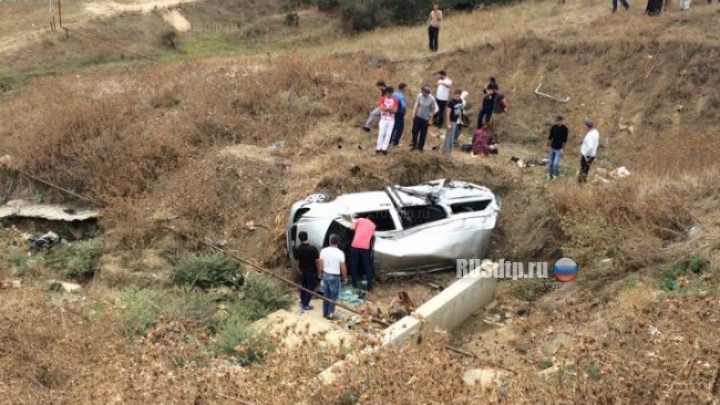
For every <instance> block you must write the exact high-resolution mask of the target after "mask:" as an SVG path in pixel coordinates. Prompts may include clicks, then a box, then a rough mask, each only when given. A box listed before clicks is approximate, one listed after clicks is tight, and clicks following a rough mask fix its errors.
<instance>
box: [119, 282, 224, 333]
mask: <svg viewBox="0 0 720 405" xmlns="http://www.w3.org/2000/svg"><path fill="white" fill-rule="evenodd" d="M216 301H217V296H216V295H214V294H207V293H202V292H197V291H191V290H149V289H145V290H128V291H125V292H123V293H122V294H121V296H120V303H121V304H120V309H121V312H120V327H121V330H122V332H123V334H124V335H125V336H127V337H133V336H136V335H142V336H144V335H146V334H147V332H148V328H150V327H151V326H153V325H154V324H155V323H156V322H157V320H158V319H159V318H160V317H163V316H164V317H167V318H169V319H171V320H180V319H192V320H193V321H195V322H197V323H198V325H200V326H203V327H207V328H214V327H215V325H214V320H213V315H214V314H215V311H216V306H217V303H216Z"/></svg>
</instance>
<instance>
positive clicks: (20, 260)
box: [7, 251, 34, 277]
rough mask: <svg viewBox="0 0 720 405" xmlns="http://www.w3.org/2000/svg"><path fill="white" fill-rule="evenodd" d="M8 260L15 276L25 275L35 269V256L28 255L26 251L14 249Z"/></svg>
mask: <svg viewBox="0 0 720 405" xmlns="http://www.w3.org/2000/svg"><path fill="white" fill-rule="evenodd" d="M7 261H8V264H9V265H10V274H12V276H13V277H25V276H27V275H29V274H30V273H32V271H33V269H34V266H33V264H34V261H33V256H28V255H27V253H25V252H19V251H14V252H12V253H10V255H9V256H8V258H7Z"/></svg>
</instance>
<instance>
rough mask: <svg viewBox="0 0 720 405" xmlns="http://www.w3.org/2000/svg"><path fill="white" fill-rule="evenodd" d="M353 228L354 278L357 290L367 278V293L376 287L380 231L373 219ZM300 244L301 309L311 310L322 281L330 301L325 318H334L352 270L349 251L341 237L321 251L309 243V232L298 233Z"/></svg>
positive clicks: (359, 221) (296, 254)
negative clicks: (374, 243)
mask: <svg viewBox="0 0 720 405" xmlns="http://www.w3.org/2000/svg"><path fill="white" fill-rule="evenodd" d="M350 228H351V229H352V231H353V232H354V235H353V239H352V243H351V245H350V277H351V280H352V286H353V287H354V288H361V284H362V283H361V281H360V275H361V274H362V275H363V276H364V278H365V285H364V290H365V291H371V290H372V288H373V279H374V274H373V266H372V256H371V254H370V252H371V250H372V240H373V236H374V234H375V229H376V228H377V227H376V225H375V223H373V222H372V221H371V220H370V219H367V218H360V217H354V218H353V220H352V223H351V225H350ZM298 239H300V245H299V246H297V247H296V248H295V249H294V250H293V257H294V259H295V260H296V261H297V263H298V270H299V271H300V284H301V287H302V289H301V290H300V309H302V310H303V311H311V310H313V309H314V308H313V307H312V306H311V305H310V300H311V299H312V294H311V292H313V293H314V292H315V291H316V290H317V288H318V280H322V288H321V292H322V294H323V296H324V297H325V298H327V300H324V301H323V316H324V317H325V318H327V319H332V318H333V317H334V313H335V302H337V300H338V298H339V297H340V288H341V286H342V284H343V283H346V282H347V276H348V275H347V273H348V267H347V265H346V257H345V252H343V251H342V250H341V249H340V248H339V247H338V245H339V243H340V237H339V236H338V235H335V234H333V235H330V237H329V239H328V243H329V246H327V247H325V248H323V249H322V250H321V251H318V249H317V248H316V247H315V246H312V245H311V244H310V242H309V238H308V234H307V232H304V231H301V232H300V233H298Z"/></svg>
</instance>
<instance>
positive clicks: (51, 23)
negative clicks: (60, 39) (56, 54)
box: [48, 0, 55, 32]
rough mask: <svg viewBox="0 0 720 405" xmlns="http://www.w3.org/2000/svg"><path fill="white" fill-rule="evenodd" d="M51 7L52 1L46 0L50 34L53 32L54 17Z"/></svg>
mask: <svg viewBox="0 0 720 405" xmlns="http://www.w3.org/2000/svg"><path fill="white" fill-rule="evenodd" d="M52 6H53V2H52V0H48V7H49V8H50V32H55V16H54V15H53V9H52V8H53V7H52Z"/></svg>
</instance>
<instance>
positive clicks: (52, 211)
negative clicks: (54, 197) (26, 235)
mask: <svg viewBox="0 0 720 405" xmlns="http://www.w3.org/2000/svg"><path fill="white" fill-rule="evenodd" d="M99 216H100V212H99V211H96V210H93V209H80V208H77V209H76V208H72V207H68V206H65V205H52V204H34V203H31V202H29V201H25V200H12V201H8V203H7V204H5V206H3V207H0V218H13V217H15V218H40V219H47V220H49V221H67V222H72V221H86V220H88V219H93V218H98V217H99Z"/></svg>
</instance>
